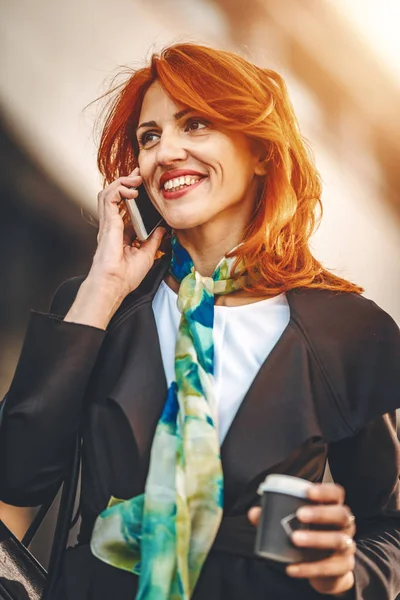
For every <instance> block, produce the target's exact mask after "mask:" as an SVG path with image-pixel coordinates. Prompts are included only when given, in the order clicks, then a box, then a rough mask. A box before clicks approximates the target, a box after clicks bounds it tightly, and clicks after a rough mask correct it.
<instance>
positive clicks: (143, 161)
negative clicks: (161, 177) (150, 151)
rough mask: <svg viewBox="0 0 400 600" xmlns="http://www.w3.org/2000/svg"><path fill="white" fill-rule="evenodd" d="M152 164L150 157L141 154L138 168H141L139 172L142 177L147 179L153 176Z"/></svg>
mask: <svg viewBox="0 0 400 600" xmlns="http://www.w3.org/2000/svg"><path fill="white" fill-rule="evenodd" d="M151 164H152V161H151V160H149V157H148V156H146V155H144V154H141V153H140V152H139V156H138V166H139V171H140V174H141V176H142V177H144V178H145V179H146V177H149V175H150V174H151Z"/></svg>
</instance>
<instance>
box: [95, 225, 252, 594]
mask: <svg viewBox="0 0 400 600" xmlns="http://www.w3.org/2000/svg"><path fill="white" fill-rule="evenodd" d="M234 262H235V258H234V257H229V258H228V257H224V258H223V259H222V260H221V261H220V262H219V264H218V266H217V267H216V269H215V271H214V274H213V276H212V277H202V276H201V275H200V274H199V273H198V272H197V271H195V269H194V265H193V261H192V259H191V258H190V255H189V253H188V252H187V251H186V250H185V249H184V248H183V247H182V246H181V245H180V244H179V242H178V239H177V238H176V237H175V236H174V237H173V238H172V258H171V264H170V273H171V274H172V276H173V277H174V278H175V279H176V280H177V281H178V282H180V288H179V294H178V308H179V311H180V312H181V319H180V324H179V329H178V336H177V342H176V348H175V381H174V382H173V383H172V384H171V385H170V387H169V389H168V394H167V399H166V402H165V406H164V409H163V412H162V414H161V418H160V420H159V422H158V425H157V428H156V431H155V435H154V439H153V444H152V448H151V457H150V467H149V472H148V476H147V480H146V485H145V492H144V494H141V495H140V496H136V497H134V498H131V499H130V500H119V499H117V498H114V497H112V498H111V500H110V502H109V505H108V507H107V509H106V510H105V511H103V512H102V513H101V514H100V516H99V517H98V518H97V520H96V523H95V526H94V530H93V535H92V540H91V549H92V552H93V554H94V555H95V556H96V557H97V558H99V559H100V560H102V561H104V562H106V563H108V564H110V565H113V566H115V567H118V568H120V569H125V570H127V571H130V572H133V573H135V574H137V575H139V587H138V593H137V595H136V600H189V599H190V598H191V596H192V594H193V590H194V587H195V585H196V582H197V580H198V577H199V575H200V571H201V568H202V566H203V564H204V561H205V559H206V557H207V554H208V552H209V551H210V548H211V546H212V544H213V541H214V539H215V536H216V534H217V531H218V528H219V525H220V522H221V519H222V511H223V474H222V467H221V456H220V446H219V441H218V431H217V407H216V402H215V397H214V344H213V325H214V295H215V294H229V293H230V292H233V291H235V290H237V289H240V288H242V287H243V284H244V278H243V277H241V278H238V279H236V280H234V279H233V278H232V269H233V265H234ZM241 266H242V265H239V266H238V270H239V272H240V267H241Z"/></svg>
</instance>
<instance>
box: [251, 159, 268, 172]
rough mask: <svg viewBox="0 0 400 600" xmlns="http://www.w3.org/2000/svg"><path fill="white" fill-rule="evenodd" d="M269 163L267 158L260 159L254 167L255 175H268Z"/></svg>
mask: <svg viewBox="0 0 400 600" xmlns="http://www.w3.org/2000/svg"><path fill="white" fill-rule="evenodd" d="M267 164H268V163H267V161H266V160H265V157H262V158H261V157H260V158H258V159H257V161H256V163H255V165H254V174H255V175H266V174H267Z"/></svg>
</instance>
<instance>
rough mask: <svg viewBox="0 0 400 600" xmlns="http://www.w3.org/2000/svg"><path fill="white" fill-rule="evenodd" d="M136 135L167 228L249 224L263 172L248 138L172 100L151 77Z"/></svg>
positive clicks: (142, 169) (142, 170)
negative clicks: (259, 176) (216, 124)
mask: <svg viewBox="0 0 400 600" xmlns="http://www.w3.org/2000/svg"><path fill="white" fill-rule="evenodd" d="M137 139H138V143H139V168H140V174H141V176H142V177H143V180H144V183H145V185H146V188H147V190H148V192H149V195H150V197H151V199H152V201H153V203H154V204H155V206H156V207H157V209H158V210H159V212H160V213H161V214H162V216H163V217H164V219H165V220H166V221H167V223H168V224H169V225H170V226H171V227H173V228H174V229H190V228H193V227H198V226H202V225H204V224H206V223H210V222H215V223H218V221H220V220H221V219H222V220H224V221H225V222H226V220H227V219H229V220H232V219H233V220H235V221H237V225H242V226H243V227H245V226H246V225H247V223H248V221H249V219H250V218H251V215H252V213H253V210H254V204H255V197H256V189H257V181H256V178H255V175H259V174H262V168H261V163H260V159H259V157H258V156H257V155H256V154H255V153H254V152H253V151H252V149H251V145H250V142H249V140H248V138H246V137H245V136H244V135H242V134H241V133H236V132H228V131H226V130H221V128H218V127H216V126H214V125H213V123H212V122H210V121H209V120H208V119H206V118H204V117H202V116H201V115H199V114H197V113H196V112H192V111H190V110H188V109H186V108H185V107H183V106H181V105H178V104H176V103H175V102H174V101H173V100H172V99H171V98H170V97H169V96H168V95H167V94H166V92H165V91H164V90H163V88H162V87H161V85H160V83H159V82H158V81H155V82H154V83H153V84H152V85H151V86H150V88H149V89H148V91H147V92H146V95H145V97H144V101H143V105H142V110H141V113H140V118H139V126H138V129H137Z"/></svg>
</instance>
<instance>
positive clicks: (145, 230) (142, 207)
mask: <svg viewBox="0 0 400 600" xmlns="http://www.w3.org/2000/svg"><path fill="white" fill-rule="evenodd" d="M136 189H137V191H138V192H139V194H138V196H137V197H136V198H133V199H125V201H124V202H125V206H126V209H127V211H128V214H129V218H130V220H131V222H132V225H133V229H134V230H135V233H136V235H137V237H138V240H140V241H141V242H144V241H145V240H147V238H149V237H150V235H151V234H152V233H153V231H154V230H155V229H156V227H158V226H159V225H161V224H162V223H163V218H162V216H161V215H160V213H159V212H158V210H157V209H156V208H155V206H154V204H153V203H152V201H151V200H150V198H149V196H148V194H147V191H146V188H145V187H144V185H143V184H142V185H140V186H139V187H137V188H136Z"/></svg>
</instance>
